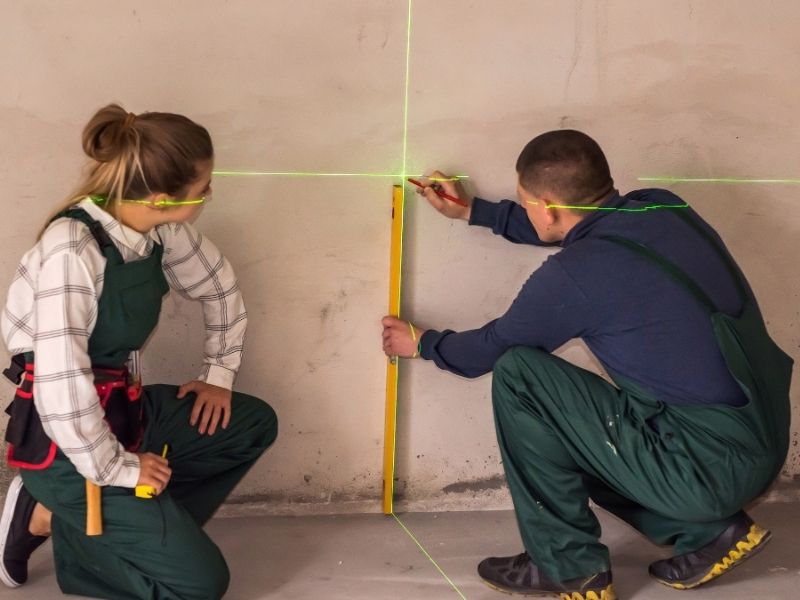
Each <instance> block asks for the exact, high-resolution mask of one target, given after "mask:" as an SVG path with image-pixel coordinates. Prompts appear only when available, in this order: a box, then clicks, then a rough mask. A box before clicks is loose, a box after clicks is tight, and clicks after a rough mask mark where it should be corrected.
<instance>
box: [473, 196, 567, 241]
mask: <svg viewBox="0 0 800 600" xmlns="http://www.w3.org/2000/svg"><path fill="white" fill-rule="evenodd" d="M469 224H470V225H480V226H482V227H489V228H490V229H491V230H492V231H493V232H494V233H495V234H497V235H502V236H503V237H504V238H505V239H507V240H508V241H509V242H514V243H515V244H533V245H535V246H556V245H557V244H555V243H548V242H543V241H542V240H540V239H539V236H538V235H537V234H536V230H535V229H534V228H533V225H532V224H531V222H530V220H529V219H528V213H526V212H525V209H524V208H522V207H521V206H520V205H519V204H517V203H516V202H512V201H511V200H501V201H500V202H489V201H488V200H484V199H483V198H474V199H473V201H472V212H471V214H470V218H469Z"/></svg>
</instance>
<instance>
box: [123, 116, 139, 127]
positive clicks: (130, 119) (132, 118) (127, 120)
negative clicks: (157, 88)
mask: <svg viewBox="0 0 800 600" xmlns="http://www.w3.org/2000/svg"><path fill="white" fill-rule="evenodd" d="M135 121H136V115H135V114H134V113H128V114H127V115H126V116H125V123H124V124H123V125H122V127H123V129H128V128H129V127H133V124H134V122H135Z"/></svg>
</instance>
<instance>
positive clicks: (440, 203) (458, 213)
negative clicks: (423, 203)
mask: <svg viewBox="0 0 800 600" xmlns="http://www.w3.org/2000/svg"><path fill="white" fill-rule="evenodd" d="M440 180H444V181H440ZM420 183H421V184H423V185H424V186H425V187H424V188H417V193H418V194H421V195H423V196H425V198H427V200H428V202H429V203H430V205H431V206H432V207H433V208H435V209H436V210H438V211H439V212H440V213H442V214H443V215H444V216H445V217H447V218H448V219H464V220H465V221H469V216H470V214H472V200H471V199H467V195H466V194H465V193H464V189H463V188H462V187H461V184H460V183H459V182H458V180H455V179H452V178H451V177H449V176H447V175H445V174H444V173H442V172H441V171H434V172H433V173H431V174H430V175H428V176H427V177H423V178H422V180H421V181H420ZM436 189H440V190H441V191H443V192H445V193H446V194H449V195H450V196H455V197H456V198H458V199H460V200H463V201H464V202H466V203H467V206H460V205H459V204H456V203H455V202H453V201H451V200H447V199H445V198H441V197H439V196H438V195H437V194H436Z"/></svg>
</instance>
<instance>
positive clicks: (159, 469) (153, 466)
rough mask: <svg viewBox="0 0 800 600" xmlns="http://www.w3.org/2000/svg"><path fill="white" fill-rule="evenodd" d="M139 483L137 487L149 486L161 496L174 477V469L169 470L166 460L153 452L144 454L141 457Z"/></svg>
mask: <svg viewBox="0 0 800 600" xmlns="http://www.w3.org/2000/svg"><path fill="white" fill-rule="evenodd" d="M138 456H139V481H137V482H136V485H149V486H150V487H152V488H153V489H155V491H156V496H157V495H158V494H160V493H161V492H162V491H163V490H164V488H165V487H167V484H168V483H169V479H170V477H172V469H170V468H169V464H168V463H167V459H166V458H162V457H160V456H159V455H158V454H153V453H151V452H142V453H140V454H139V455H138Z"/></svg>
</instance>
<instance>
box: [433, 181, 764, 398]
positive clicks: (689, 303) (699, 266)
mask: <svg viewBox="0 0 800 600" xmlns="http://www.w3.org/2000/svg"><path fill="white" fill-rule="evenodd" d="M680 204H684V202H683V201H682V200H681V199H680V198H678V197H677V196H675V195H674V194H672V193H671V192H668V191H666V190H659V189H649V190H639V191H635V192H631V193H629V194H627V195H626V196H620V195H618V194H615V195H614V196H613V197H612V198H611V199H609V200H608V201H607V202H606V203H605V204H604V206H605V207H613V208H625V209H636V208H642V207H644V206H647V205H680ZM679 210H683V211H689V213H690V214H691V216H692V218H693V219H696V220H697V221H698V222H699V223H700V224H701V225H702V227H704V228H705V229H707V230H708V231H709V232H710V233H711V235H712V236H713V237H714V239H717V240H718V241H719V243H720V245H723V244H722V240H720V239H719V236H718V235H717V234H716V232H715V231H714V230H713V229H712V228H711V227H710V226H709V225H708V224H707V223H706V222H705V221H703V220H702V219H701V218H700V217H699V216H698V215H697V213H695V212H694V211H693V210H692V209H691V208H661V209H654V210H647V211H644V212H628V211H607V210H603V211H592V212H591V213H589V214H588V216H586V217H585V218H583V219H582V220H581V221H580V222H579V223H578V224H577V225H576V226H575V227H573V228H572V230H570V232H569V233H568V235H567V237H566V238H565V239H564V241H563V242H562V244H561V245H562V247H563V250H561V251H560V252H558V253H557V254H554V255H552V256H550V257H549V258H548V259H547V260H546V261H545V262H544V263H543V264H542V265H541V267H539V268H538V269H536V271H534V272H533V274H532V275H531V276H530V278H529V279H528V281H527V282H526V283H525V284H524V285H523V286H522V289H521V290H520V292H519V294H518V295H517V297H516V299H515V300H514V302H513V303H512V304H511V306H510V307H509V309H508V311H507V312H506V313H505V314H504V315H503V316H501V317H500V318H498V319H495V320H493V321H490V322H489V323H487V324H486V325H484V326H483V327H481V328H480V329H474V330H472V331H463V332H458V333H457V332H454V331H451V330H445V331H435V330H428V331H427V332H426V333H425V335H423V337H422V341H421V342H422V343H421V350H422V353H421V354H422V357H423V358H426V359H431V360H433V361H434V362H435V363H436V364H437V365H438V366H439V367H440V368H442V369H446V370H448V371H452V372H453V373H456V374H458V375H463V376H465V377H478V376H480V375H483V374H484V373H488V372H489V371H491V370H492V368H493V366H494V363H495V361H496V360H497V359H498V358H499V357H500V356H501V355H502V354H503V353H504V352H505V351H506V350H508V349H509V348H511V347H513V346H531V347H534V348H541V349H543V350H546V351H548V352H552V351H553V350H555V349H556V348H558V347H559V346H561V345H562V344H564V343H565V342H567V341H568V340H571V339H573V338H581V339H583V340H584V341H585V342H586V345H587V346H588V347H589V349H590V350H591V351H592V352H593V353H594V355H595V356H596V357H597V359H598V360H599V361H600V363H601V364H602V365H603V367H604V368H605V369H606V371H607V372H608V373H609V375H610V376H611V377H612V378H614V379H615V380H617V381H620V380H619V377H622V378H624V379H625V380H627V381H629V382H631V383H633V384H634V385H635V386H638V387H639V388H641V389H643V390H644V391H645V392H648V393H649V394H651V395H652V396H653V397H654V398H656V399H658V400H661V401H663V402H666V403H671V404H730V405H737V406H738V405H742V404H744V403H745V397H744V394H743V393H742V391H741V389H740V388H739V386H738V384H737V383H736V382H735V380H734V379H733V377H732V376H731V375H730V373H729V372H728V369H727V367H726V366H725V362H724V360H723V357H722V354H721V353H720V351H719V349H718V346H717V343H716V339H715V338H714V333H713V330H712V327H711V320H710V318H709V314H708V312H707V310H706V309H705V308H704V307H703V306H702V305H701V304H700V303H699V302H698V301H697V300H696V299H695V298H694V297H693V296H692V295H691V294H690V293H689V292H687V291H686V290H685V289H684V288H682V287H681V286H679V285H678V284H677V283H675V282H674V281H673V280H672V279H670V278H669V277H668V276H667V275H666V274H665V273H664V272H663V271H662V270H661V269H659V268H658V267H657V266H656V265H655V264H653V263H652V262H650V261H648V260H647V259H645V258H643V257H641V256H639V255H638V254H636V253H634V252H632V251H631V250H629V249H627V248H624V247H621V246H618V245H617V244H614V243H612V242H610V241H607V240H603V239H600V238H601V237H602V236H609V235H613V236H621V237H625V238H628V239H631V240H634V241H636V242H639V243H642V244H644V245H646V246H648V247H650V248H651V249H653V250H654V251H656V252H657V253H659V254H660V255H661V256H663V257H664V258H666V259H667V260H669V261H671V262H673V263H675V264H676V265H677V266H678V267H680V268H681V269H682V270H683V271H684V272H685V273H686V274H687V275H688V276H689V277H691V278H692V279H693V280H694V281H695V282H696V283H697V284H698V285H699V286H700V287H701V288H702V289H703V290H704V291H705V292H706V294H708V296H709V297H710V298H711V299H712V301H714V303H715V304H716V305H717V307H718V309H719V310H721V311H722V312H725V313H727V314H732V315H737V314H739V312H740V310H741V308H742V299H741V298H740V297H739V294H738V292H737V289H736V286H735V283H734V282H733V281H732V278H731V276H730V273H729V272H728V270H727V269H726V267H725V265H724V263H723V262H722V260H721V259H720V257H719V256H718V254H717V253H716V252H715V251H714V249H713V248H712V247H711V246H710V244H709V243H708V241H706V240H705V239H703V238H702V237H701V236H700V235H698V233H697V232H696V231H694V230H693V229H692V228H691V227H690V226H689V225H688V224H686V223H685V222H683V221H682V220H681V219H680V218H679V217H678V215H676V214H674V213H675V212H676V211H679ZM470 224H471V225H481V226H484V227H490V228H491V229H492V231H494V233H496V234H498V235H502V236H503V237H504V238H506V239H507V240H509V241H511V242H514V243H520V244H533V245H544V244H543V243H542V241H541V240H540V239H539V238H538V236H537V235H536V231H535V230H534V228H533V226H532V225H531V223H530V221H529V220H528V217H527V214H526V212H525V210H524V209H523V208H522V207H521V206H519V205H518V204H516V203H514V202H511V201H509V200H503V201H501V202H499V203H493V202H487V201H486V200H481V199H479V198H476V199H475V201H474V203H473V205H472V216H471V218H470ZM731 260H732V259H731ZM742 279H743V281H744V277H742ZM744 283H745V286H746V287H747V290H748V294H749V295H750V298H751V299H752V300H753V302H755V299H754V298H753V296H752V292H751V291H750V288H749V286H748V285H747V282H746V281H744Z"/></svg>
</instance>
